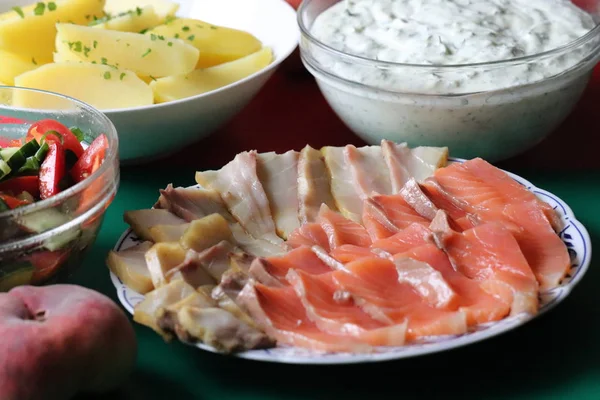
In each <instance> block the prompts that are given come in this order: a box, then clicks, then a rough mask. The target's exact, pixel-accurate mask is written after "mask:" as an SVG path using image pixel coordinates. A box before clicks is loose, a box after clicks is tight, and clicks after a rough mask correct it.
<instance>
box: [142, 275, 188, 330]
mask: <svg viewBox="0 0 600 400" xmlns="http://www.w3.org/2000/svg"><path fill="white" fill-rule="evenodd" d="M194 293H195V290H194V288H193V287H191V286H190V285H188V284H187V283H185V282H184V281H183V280H181V279H178V280H175V281H172V282H170V283H169V284H167V285H164V286H161V287H159V288H156V289H154V290H153V291H151V292H149V293H147V294H146V296H145V297H144V300H142V301H141V302H140V303H138V304H137V305H136V306H135V307H134V312H133V320H134V321H135V322H137V323H139V324H142V325H146V326H148V327H150V328H152V329H153V330H155V331H156V332H158V333H160V334H161V335H164V332H163V331H162V330H161V329H160V328H159V327H158V325H157V324H156V313H157V311H158V310H159V309H160V308H164V307H168V306H170V305H172V304H175V303H177V302H179V301H181V300H183V299H185V298H186V297H188V296H190V295H192V294H194Z"/></svg>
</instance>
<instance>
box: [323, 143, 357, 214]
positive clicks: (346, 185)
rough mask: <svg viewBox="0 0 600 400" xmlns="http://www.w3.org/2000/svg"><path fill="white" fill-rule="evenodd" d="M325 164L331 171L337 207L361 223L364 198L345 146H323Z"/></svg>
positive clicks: (332, 189) (330, 179) (332, 191)
mask: <svg viewBox="0 0 600 400" xmlns="http://www.w3.org/2000/svg"><path fill="white" fill-rule="evenodd" d="M321 152H322V153H323V156H324V157H325V164H326V165H327V170H328V172H329V182H330V185H331V194H332V195H333V199H334V200H335V204H336V206H337V209H338V210H339V211H340V212H341V213H342V215H344V217H346V218H348V219H350V220H352V221H354V222H357V223H360V222H361V215H362V207H363V205H362V200H361V198H360V196H359V193H358V191H357V188H356V185H355V184H354V177H353V176H352V170H351V169H350V167H349V165H348V163H347V162H346V157H345V156H344V148H343V147H323V149H321Z"/></svg>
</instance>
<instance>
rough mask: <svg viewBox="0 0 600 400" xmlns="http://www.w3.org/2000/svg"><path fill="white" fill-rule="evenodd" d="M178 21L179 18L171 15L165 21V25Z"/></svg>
mask: <svg viewBox="0 0 600 400" xmlns="http://www.w3.org/2000/svg"><path fill="white" fill-rule="evenodd" d="M176 19H177V17H174V16H172V15H169V16H168V17H167V18H166V19H165V24H170V23H171V22H173V21H175V20H176Z"/></svg>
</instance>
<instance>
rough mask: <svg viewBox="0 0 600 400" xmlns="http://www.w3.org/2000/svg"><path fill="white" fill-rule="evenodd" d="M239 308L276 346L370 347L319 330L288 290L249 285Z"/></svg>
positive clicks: (345, 349) (366, 349) (357, 349)
mask: <svg viewBox="0 0 600 400" xmlns="http://www.w3.org/2000/svg"><path fill="white" fill-rule="evenodd" d="M239 300H240V302H241V304H243V306H244V307H243V308H244V309H246V310H247V311H248V313H249V314H250V315H251V316H252V318H254V320H255V321H256V323H257V324H258V326H260V328H261V329H262V330H263V331H265V332H266V333H267V334H268V335H269V336H270V337H272V338H274V339H275V340H277V343H278V344H281V345H289V346H296V347H301V348H305V349H309V350H314V351H334V352H352V353H364V352H371V351H372V350H373V348H372V347H371V346H369V345H368V344H366V343H364V342H361V341H360V340H357V339H355V338H351V337H347V336H342V335H332V334H329V333H326V332H323V331H321V330H320V329H319V328H318V327H317V325H315V323H314V322H312V321H311V320H310V319H309V318H308V316H307V315H306V310H305V309H304V306H303V305H302V302H301V301H300V299H299V298H298V296H297V295H296V293H295V292H294V290H293V289H292V288H291V287H289V286H288V287H284V288H271V287H267V286H264V285H261V284H260V283H255V282H252V281H251V282H249V283H248V284H247V285H246V286H245V287H244V290H242V292H241V293H240V295H239Z"/></svg>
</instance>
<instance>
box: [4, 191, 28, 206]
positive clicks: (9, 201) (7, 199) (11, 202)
mask: <svg viewBox="0 0 600 400" xmlns="http://www.w3.org/2000/svg"><path fill="white" fill-rule="evenodd" d="M0 199H2V200H3V201H4V203H6V205H7V206H8V208H10V209H11V210H12V209H15V208H17V207H21V206H26V205H27V204H30V203H29V202H28V201H25V200H20V199H17V198H16V197H13V196H9V195H7V194H2V193H0Z"/></svg>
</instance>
